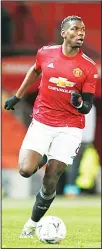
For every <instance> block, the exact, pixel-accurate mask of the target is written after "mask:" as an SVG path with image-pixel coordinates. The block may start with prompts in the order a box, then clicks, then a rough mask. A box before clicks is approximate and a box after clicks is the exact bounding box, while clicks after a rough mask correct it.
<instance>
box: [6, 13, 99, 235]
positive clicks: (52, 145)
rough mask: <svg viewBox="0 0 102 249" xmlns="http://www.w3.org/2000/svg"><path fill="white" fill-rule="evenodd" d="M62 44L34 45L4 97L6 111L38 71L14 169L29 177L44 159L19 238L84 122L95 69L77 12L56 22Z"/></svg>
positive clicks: (48, 194)
mask: <svg viewBox="0 0 102 249" xmlns="http://www.w3.org/2000/svg"><path fill="white" fill-rule="evenodd" d="M61 36H62V37H63V44H62V45H56V46H44V47H42V48H41V49H39V50H38V52H37V56H36V61H35V64H34V65H33V66H32V67H31V68H30V69H29V71H28V72H27V75H26V77H25V79H24V81H23V83H22V84H21V86H20V88H19V89H18V91H17V93H16V95H15V96H13V97H11V98H9V99H8V100H7V101H6V102H5V109H6V110H12V109H14V106H15V105H16V104H17V103H18V102H19V101H20V99H21V98H22V97H23V96H24V94H25V93H26V92H27V89H28V88H29V87H30V86H31V85H32V84H33V83H34V82H35V81H36V79H37V78H38V77H39V75H41V82H40V87H39V93H38V96H37V98H36V101H35V103H34V108H33V119H32V122H31V124H30V126H29V128H28V131H27V134H26V136H25V138H24V140H23V143H22V145H21V149H20V153H19V167H20V168H19V173H20V174H21V175H22V176H23V177H30V176H31V175H32V174H33V173H34V172H35V171H36V169H37V168H38V166H39V164H40V163H41V160H42V157H43V155H44V154H47V158H48V162H47V167H46V170H45V175H44V178H43V183H42V186H41V189H40V190H39V192H38V194H37V195H36V201H35V204H34V206H33V209H32V214H31V217H30V218H29V220H28V221H27V222H26V223H25V225H24V227H23V230H22V232H21V235H20V237H21V238H28V237H33V235H34V231H35V228H36V224H37V222H38V221H39V220H40V219H41V217H43V215H44V214H45V213H46V211H47V210H48V208H49V207H50V205H51V203H52V201H53V200H54V198H55V196H56V185H57V182H58V180H59V178H60V176H61V174H62V173H63V171H64V170H65V168H66V167H67V166H68V164H72V162H73V158H74V157H75V156H76V154H77V152H78V148H79V147H80V143H81V139H82V130H83V128H84V126H85V115H84V114H87V113H89V111H90V110H91V107H92V103H93V99H94V95H95V88H96V81H97V69H96V65H95V62H94V61H93V60H92V59H90V58H89V57H88V56H87V55H85V54H84V53H83V52H82V50H81V47H82V44H83V41H84V38H85V25H84V23H83V21H82V19H81V17H78V16H68V17H66V18H65V19H64V20H63V21H62V23H61Z"/></svg>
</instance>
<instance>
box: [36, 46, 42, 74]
mask: <svg viewBox="0 0 102 249" xmlns="http://www.w3.org/2000/svg"><path fill="white" fill-rule="evenodd" d="M41 51H42V48H41V49H38V52H37V55H36V60H35V67H36V70H40V69H41Z"/></svg>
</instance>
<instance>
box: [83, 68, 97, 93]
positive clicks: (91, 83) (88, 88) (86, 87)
mask: <svg viewBox="0 0 102 249" xmlns="http://www.w3.org/2000/svg"><path fill="white" fill-rule="evenodd" d="M97 78H98V72H97V68H96V66H95V65H94V66H93V67H91V68H90V70H89V71H88V74H87V77H86V80H85V82H84V84H83V87H82V92H89V93H92V94H95V91H96V84H97Z"/></svg>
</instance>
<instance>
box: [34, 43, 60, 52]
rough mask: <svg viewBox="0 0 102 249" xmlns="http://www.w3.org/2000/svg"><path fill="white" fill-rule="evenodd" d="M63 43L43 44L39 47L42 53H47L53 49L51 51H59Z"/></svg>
mask: <svg viewBox="0 0 102 249" xmlns="http://www.w3.org/2000/svg"><path fill="white" fill-rule="evenodd" d="M60 46H61V45H48V46H43V47H41V48H40V49H38V52H39V53H40V54H46V53H49V52H50V51H51V53H52V52H53V51H54V52H55V51H57V50H58V49H59V47H60Z"/></svg>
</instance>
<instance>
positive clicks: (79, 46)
mask: <svg viewBox="0 0 102 249" xmlns="http://www.w3.org/2000/svg"><path fill="white" fill-rule="evenodd" d="M71 47H72V48H73V49H76V48H81V47H82V45H81V44H77V45H72V46H71Z"/></svg>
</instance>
